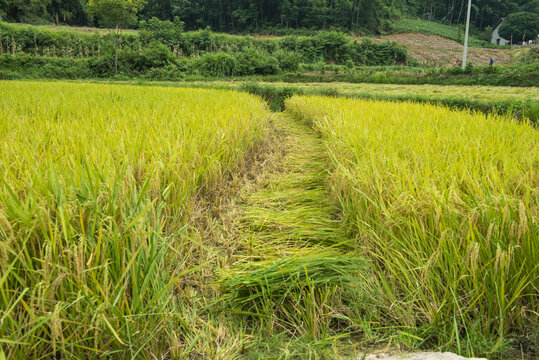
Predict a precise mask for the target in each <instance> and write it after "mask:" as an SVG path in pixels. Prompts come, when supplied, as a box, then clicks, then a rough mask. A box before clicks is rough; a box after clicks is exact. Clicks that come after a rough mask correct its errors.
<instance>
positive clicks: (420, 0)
mask: <svg viewBox="0 0 539 360" xmlns="http://www.w3.org/2000/svg"><path fill="white" fill-rule="evenodd" d="M394 2H396V3H398V2H400V1H397V0H394ZM404 2H405V3H406V9H407V12H408V13H412V14H414V15H416V16H420V17H422V18H425V19H431V20H437V21H443V22H446V23H448V24H463V23H464V22H465V21H466V11H467V6H468V0H404ZM518 11H527V12H535V13H537V12H538V11H539V0H531V1H530V0H472V13H471V22H472V23H473V24H474V25H475V26H477V27H478V28H480V29H484V28H486V27H487V26H494V25H495V24H496V22H497V21H498V20H499V19H500V18H501V17H504V16H507V15H509V14H511V13H515V12H518Z"/></svg>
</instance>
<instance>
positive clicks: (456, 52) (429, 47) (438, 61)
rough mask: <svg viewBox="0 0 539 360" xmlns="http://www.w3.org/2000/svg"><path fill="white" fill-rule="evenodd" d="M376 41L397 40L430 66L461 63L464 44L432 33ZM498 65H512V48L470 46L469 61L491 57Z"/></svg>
mask: <svg viewBox="0 0 539 360" xmlns="http://www.w3.org/2000/svg"><path fill="white" fill-rule="evenodd" d="M372 40H374V41H376V42H384V41H395V42H396V43H397V44H399V45H404V46H406V48H407V49H408V53H409V54H410V55H412V56H413V57H414V58H416V59H417V60H418V61H419V62H420V63H423V64H426V65H430V66H443V67H453V66H458V65H460V64H461V61H462V48H463V45H462V44H459V43H458V42H456V41H454V40H450V39H447V38H444V37H442V36H438V35H431V34H415V33H405V34H393V35H388V36H383V37H376V38H372ZM491 58H492V59H493V60H494V64H496V65H510V64H511V62H512V58H511V50H510V49H488V48H476V47H473V48H472V47H470V48H468V61H469V62H471V63H472V64H474V65H488V64H489V61H490V59H491Z"/></svg>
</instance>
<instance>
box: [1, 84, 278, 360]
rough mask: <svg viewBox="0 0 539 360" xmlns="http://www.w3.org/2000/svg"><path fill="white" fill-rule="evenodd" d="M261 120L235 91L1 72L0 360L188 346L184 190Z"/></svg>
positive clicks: (229, 162)
mask: <svg viewBox="0 0 539 360" xmlns="http://www.w3.org/2000/svg"><path fill="white" fill-rule="evenodd" d="M269 116H270V115H269V111H268V110H267V108H266V105H265V104H264V103H263V102H262V101H260V100H259V99H257V98H255V97H254V96H252V95H248V94H241V93H237V92H232V91H219V90H202V89H173V88H157V87H137V86H114V85H96V84H66V83H37V82H36V83H32V82H1V83H0V137H1V138H2V139H3V141H2V143H1V144H0V269H1V271H0V274H1V275H0V344H1V346H2V350H3V352H4V354H5V355H6V356H7V358H54V357H58V358H60V357H61V358H84V359H86V358H97V357H107V358H163V357H168V356H173V357H181V356H182V354H184V355H183V356H186V354H187V355H189V353H190V351H191V350H190V349H192V348H193V346H195V345H196V343H197V341H198V339H199V337H200V333H199V330H197V329H198V327H199V326H200V325H197V324H196V323H195V322H194V321H192V316H194V315H193V313H196V312H195V311H194V310H193V308H195V309H196V308H197V307H196V306H193V305H192V304H193V303H192V300H190V299H189V298H190V297H191V296H190V295H189V291H191V292H193V291H194V290H189V289H191V288H192V287H196V286H198V285H197V284H192V285H189V286H191V287H190V288H189V287H188V285H187V284H190V283H189V282H188V281H187V279H191V277H192V276H194V273H195V272H197V271H198V270H199V269H200V268H201V267H202V266H204V261H203V260H204V259H202V260H201V259H199V258H198V255H197V254H195V252H196V251H198V250H197V249H199V248H200V246H197V244H196V243H193V242H194V241H195V240H194V239H193V238H192V237H191V236H190V230H189V229H190V227H193V226H197V224H195V223H193V217H192V214H193V212H194V211H195V210H196V209H195V208H194V206H195V205H194V199H196V198H199V199H200V198H202V197H204V196H209V195H211V194H212V192H213V191H214V190H213V187H215V186H217V185H218V184H219V183H220V182H222V181H223V178H224V177H225V176H226V174H227V173H229V172H231V171H234V170H236V169H237V168H238V167H239V166H241V163H242V162H244V161H245V159H244V157H245V154H246V153H247V152H249V151H251V150H252V149H253V148H254V146H256V144H257V143H259V142H260V141H261V139H262V137H263V135H264V131H265V130H264V129H265V127H266V125H267V123H268V119H269ZM189 281H191V282H192V281H193V280H192V279H191V280H189ZM186 287H187V290H189V291H187V290H186ZM195 319H197V317H196V316H195Z"/></svg>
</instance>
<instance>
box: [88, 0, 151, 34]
mask: <svg viewBox="0 0 539 360" xmlns="http://www.w3.org/2000/svg"><path fill="white" fill-rule="evenodd" d="M145 4H146V0H89V1H88V10H89V12H90V14H92V15H93V16H95V17H96V18H98V19H99V25H100V26H103V27H114V26H116V25H120V26H133V25H135V24H136V23H137V13H138V12H139V11H140V10H142V8H143V7H144V5H145Z"/></svg>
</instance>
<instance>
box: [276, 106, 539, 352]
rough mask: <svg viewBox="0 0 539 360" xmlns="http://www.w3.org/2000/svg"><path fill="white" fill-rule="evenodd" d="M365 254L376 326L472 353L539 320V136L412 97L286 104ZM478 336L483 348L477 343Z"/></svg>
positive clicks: (498, 344) (489, 347)
mask: <svg viewBox="0 0 539 360" xmlns="http://www.w3.org/2000/svg"><path fill="white" fill-rule="evenodd" d="M286 107H287V110H288V112H289V113H291V114H293V115H294V116H296V117H298V118H300V119H303V120H304V121H305V122H307V123H309V124H311V125H312V126H313V127H314V128H315V129H317V130H318V131H319V132H320V133H321V134H322V136H323V139H324V142H325V145H326V147H327V151H328V156H329V157H330V159H331V167H330V169H329V171H330V173H331V180H330V188H331V191H332V194H333V196H334V197H335V198H336V199H338V201H339V202H340V204H341V207H342V209H343V213H344V214H343V216H344V218H345V220H346V222H347V223H348V225H349V227H350V228H351V230H353V231H355V233H356V234H357V238H358V252H359V253H362V254H366V255H367V256H368V257H370V259H371V260H372V261H373V267H374V269H375V273H376V276H377V280H378V284H379V289H380V291H379V292H377V294H378V299H377V301H376V302H375V303H376V304H377V306H378V307H379V309H380V312H379V318H378V319H377V320H378V321H380V323H381V326H380V331H382V332H388V331H390V332H393V333H396V334H398V336H401V337H402V335H403V334H406V335H405V336H407V337H409V338H413V339H416V340H419V342H420V343H422V344H426V345H428V346H433V345H435V346H439V347H441V348H451V349H456V350H457V351H459V352H461V353H463V354H468V355H473V354H474V352H477V351H487V350H488V351H494V350H497V349H499V348H500V347H501V346H502V345H504V344H505V339H506V338H507V337H512V336H515V335H518V334H525V333H526V332H527V331H528V329H530V328H531V329H532V328H534V327H537V326H538V325H539V322H538V314H539V261H538V260H539V241H538V239H539V133H538V132H537V130H536V129H534V128H533V127H531V126H530V125H529V124H527V123H526V122H525V121H524V122H522V123H519V122H516V121H514V120H511V119H510V118H508V117H501V116H496V115H484V114H481V113H473V112H471V113H470V112H467V111H453V110H450V109H447V108H444V107H437V106H433V105H421V104H415V103H405V102H403V103H392V102H384V101H368V100H358V99H344V98H325V97H316V96H311V97H309V96H304V97H300V96H294V97H292V98H291V99H288V100H287V101H286ZM479 344H482V345H479Z"/></svg>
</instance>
